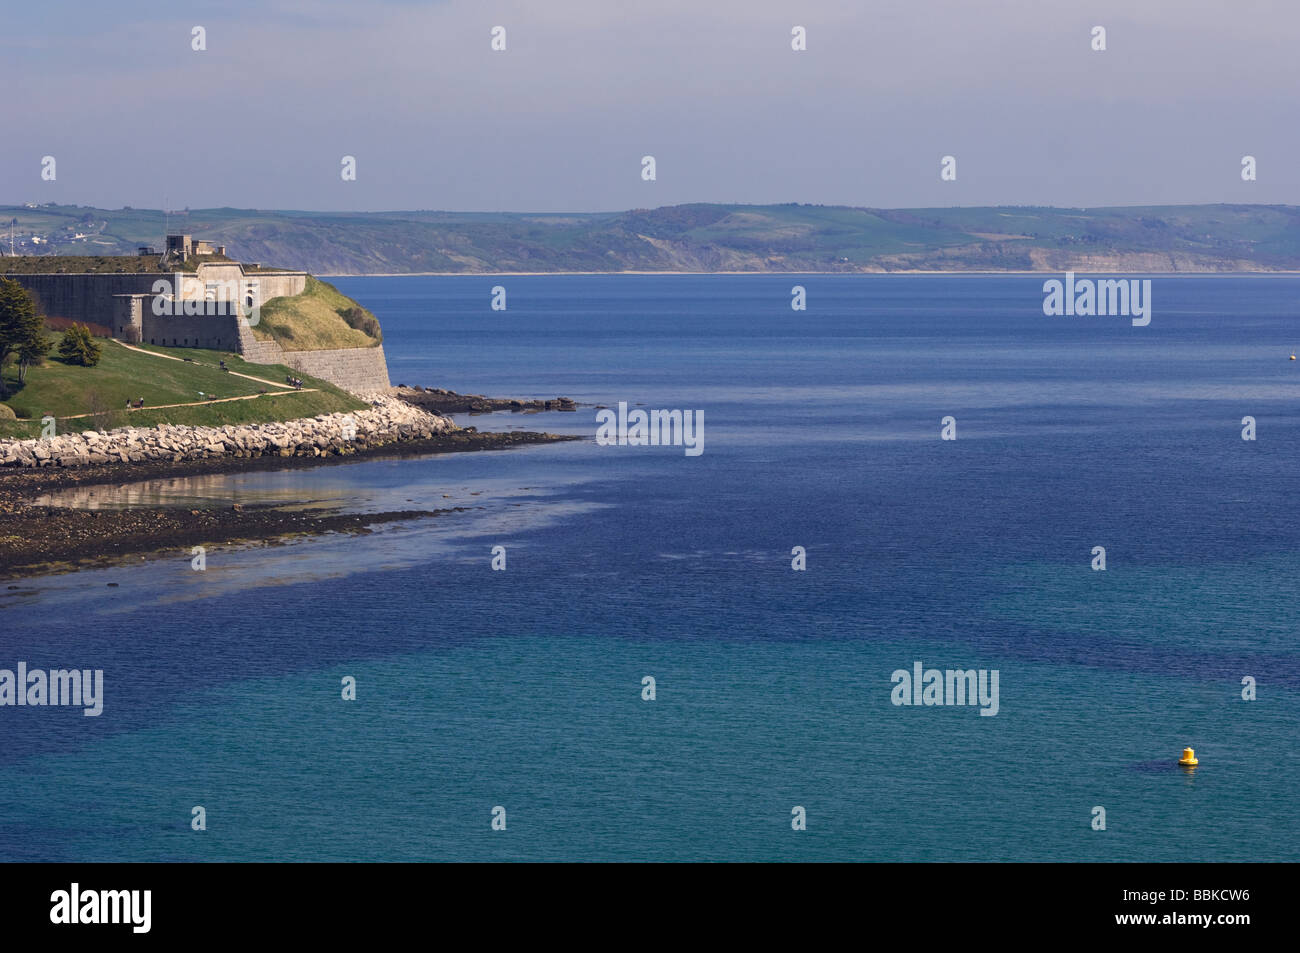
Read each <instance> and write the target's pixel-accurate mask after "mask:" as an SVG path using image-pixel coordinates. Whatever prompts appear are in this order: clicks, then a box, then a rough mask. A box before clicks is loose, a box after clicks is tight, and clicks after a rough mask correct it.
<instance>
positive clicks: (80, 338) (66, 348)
mask: <svg viewBox="0 0 1300 953" xmlns="http://www.w3.org/2000/svg"><path fill="white" fill-rule="evenodd" d="M99 352H100V349H99V344H98V343H96V341H95V339H94V338H93V337H91V336H90V328H88V327H86V326H85V325H84V324H74V325H72V326H71V327H70V328H68V329H67V330H66V331H64V332H63V340H62V341H60V342H59V357H61V358H63V360H64V361H66V362H67V363H69V364H80V365H81V366H82V367H94V366H95V365H96V364H98V363H99Z"/></svg>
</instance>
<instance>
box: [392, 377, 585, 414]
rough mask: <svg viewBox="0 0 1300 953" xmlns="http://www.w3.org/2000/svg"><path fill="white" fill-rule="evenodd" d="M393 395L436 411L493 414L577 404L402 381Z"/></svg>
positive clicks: (567, 407) (568, 408)
mask: <svg viewBox="0 0 1300 953" xmlns="http://www.w3.org/2000/svg"><path fill="white" fill-rule="evenodd" d="M389 393H391V394H392V395H393V396H394V397H396V398H397V399H399V400H402V401H405V402H406V403H408V404H411V405H413V406H415V407H419V408H421V409H422V410H427V411H429V412H430V413H434V414H490V413H495V412H496V411H499V410H508V411H511V412H513V413H530V414H536V413H540V412H541V411H544V410H563V411H569V412H572V411H576V410H577V409H578V404H577V402H576V401H574V400H571V399H570V398H568V397H552V398H550V399H549V400H511V399H509V398H505V397H484V396H483V395H482V394H458V393H456V392H455V391H454V390H443V389H442V388H440V387H419V386H417V387H406V386H404V385H401V384H399V385H398V386H396V387H394V388H392V390H391V391H389Z"/></svg>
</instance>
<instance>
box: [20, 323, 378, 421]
mask: <svg viewBox="0 0 1300 953" xmlns="http://www.w3.org/2000/svg"><path fill="white" fill-rule="evenodd" d="M56 341H57V337H56ZM100 343H101V344H102V346H103V357H102V358H101V359H100V362H99V364H97V365H96V366H95V367H78V366H75V365H68V364H64V363H62V362H60V361H59V360H58V359H57V358H56V357H53V356H51V357H49V358H47V359H46V361H45V363H44V364H43V365H41V366H38V367H32V368H29V369H28V371H27V383H26V385H25V386H24V387H23V388H22V389H21V390H18V391H16V392H12V393H11V395H10V397H9V398H8V399H7V400H6V401H5V402H4V403H6V404H7V405H8V406H9V407H10V408H11V409H12V410H13V411H14V412H15V414H17V415H18V416H19V417H28V418H30V419H27V420H21V419H20V420H4V419H0V436H3V437H35V436H38V435H39V434H40V418H41V417H42V416H43V415H45V414H52V415H53V416H55V417H65V416H69V415H72V414H83V413H87V412H93V411H94V410H96V404H97V405H98V407H100V408H105V409H106V410H107V411H108V419H107V420H100V421H96V419H95V418H94V417H83V418H80V419H77V420H60V421H59V422H58V429H59V431H60V432H68V431H74V430H88V429H99V428H102V427H104V426H108V427H119V426H126V425H128V424H129V425H131V426H137V427H149V426H154V425H156V424H159V423H168V424H199V425H203V426H210V427H211V426H221V425H223V424H237V423H263V422H267V421H273V420H291V419H293V418H295V417H312V416H315V415H316V414H323V413H334V412H337V411H347V410H360V409H362V408H364V407H365V406H366V405H365V403H364V402H362V401H359V400H357V399H356V398H354V397H352V396H351V395H350V394H347V393H346V392H344V391H342V390H340V389H339V388H337V387H335V386H333V385H332V384H328V383H326V382H324V381H321V380H317V379H315V378H310V377H307V376H306V375H304V374H302V373H301V372H298V371H292V370H291V369H289V368H287V367H283V366H281V365H278V364H249V363H247V362H246V361H244V360H242V359H241V358H239V357H237V356H235V355H232V354H227V353H225V352H221V351H207V350H200V349H197V348H162V347H148V348H146V350H149V351H154V352H157V353H159V354H171V355H174V356H177V357H189V358H191V359H192V362H183V361H168V360H163V359H161V358H156V357H150V356H148V355H146V354H139V353H136V352H134V351H130V350H127V349H126V348H124V347H121V346H120V345H118V344H116V343H114V342H112V341H104V340H101V341H100ZM52 354H57V344H56V350H55V351H54V352H52ZM223 359H224V360H225V361H226V363H227V365H228V366H229V367H230V369H231V370H232V371H236V372H238V373H241V374H252V375H253V376H255V377H260V378H263V379H264V380H268V381H272V382H275V381H283V380H284V378H285V376H286V375H288V374H293V375H294V376H297V377H299V378H301V379H302V381H303V386H304V387H311V388H316V389H317V390H316V391H315V392H312V393H308V392H305V391H303V392H298V393H293V394H286V395H284V396H281V397H257V398H255V399H253V400H241V401H232V402H230V403H225V404H205V405H199V406H197V407H171V408H166V409H161V410H150V409H149V408H150V407H153V406H157V405H159V404H173V403H186V402H189V401H197V400H201V399H202V398H201V397H200V396H199V392H200V391H202V392H203V393H204V394H209V393H210V394H215V395H217V396H218V397H236V396H240V395H243V394H256V393H257V392H258V391H259V390H261V389H263V388H264V387H266V385H263V384H259V383H257V382H256V381H250V380H247V379H245V378H242V377H236V376H234V375H233V374H227V373H225V372H224V371H222V370H221V369H220V368H219V367H218V366H217V362H218V361H221V360H223ZM4 378H5V383H6V384H7V385H9V387H10V389H11V391H12V389H13V388H14V387H16V386H17V370H16V368H14V367H13V366H10V367H7V368H5V370H4ZM266 389H268V390H273V389H274V388H271V387H266ZM128 397H129V398H131V399H132V400H135V399H137V398H140V397H143V398H144V400H145V409H144V410H141V411H133V412H131V413H126V412H125V410H124V407H125V404H126V400H127V398H128Z"/></svg>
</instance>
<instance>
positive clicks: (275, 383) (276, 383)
mask: <svg viewBox="0 0 1300 953" xmlns="http://www.w3.org/2000/svg"><path fill="white" fill-rule="evenodd" d="M109 340H111V341H112V342H113V343H114V344H120V345H121V346H122V347H124V348H126V349H127V350H128V351H135V352H136V353H137V354H147V355H149V356H150V357H158V358H162V359H163V360H164V361H180V362H181V363H182V364H184V363H187V362H186V360H185V358H183V357H174V356H172V355H171V354H158V353H155V352H154V351H146V350H145V349H144V348H142V347H134V346H133V345H130V344H125V343H123V342H122V341H119V340H117V339H116V338H109ZM188 363H191V364H198V363H199V362H198V361H190V362H188ZM199 366H200V367H212V365H211V364H206V365H204V364H200V365H199ZM226 373H227V374H232V375H234V376H235V377H242V378H244V379H245V380H250V381H257V382H258V383H259V384H270V385H271V386H272V387H284V384H283V383H281V382H279V381H268V380H267V379H266V378H264V377H254V376H253V375H252V374H241V373H239V371H226ZM167 406H169V407H184V406H186V405H185V404H168V405H167Z"/></svg>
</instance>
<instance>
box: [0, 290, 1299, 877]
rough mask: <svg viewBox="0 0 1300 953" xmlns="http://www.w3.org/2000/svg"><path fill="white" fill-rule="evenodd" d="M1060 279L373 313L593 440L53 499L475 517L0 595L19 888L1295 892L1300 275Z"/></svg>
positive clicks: (408, 296)
mask: <svg viewBox="0 0 1300 953" xmlns="http://www.w3.org/2000/svg"><path fill="white" fill-rule="evenodd" d="M1045 277H1050V276H912V275H906V276H905V275H836V276H827V275H762V276H759V275H748V276H739V275H738V276H728V275H716V276H714V275H710V276H701V275H660V276H640V275H609V276H457V277H424V276H411V277H354V278H339V279H334V283H335V284H336V285H337V286H338V287H339V288H340V289H341V290H342V291H343V292H344V293H346V294H348V295H351V296H352V297H354V298H356V299H357V300H358V301H360V302H361V303H362V304H364V305H365V306H366V307H367V308H369V309H371V310H372V311H373V312H374V313H375V314H376V315H377V316H378V317H379V319H380V321H381V323H382V326H383V330H384V348H385V351H386V353H387V359H388V364H389V369H390V374H391V377H392V381H393V383H394V384H399V383H400V384H407V385H421V386H427V387H444V388H449V389H452V390H456V391H460V392H462V393H476V394H486V395H490V396H502V397H530V398H531V397H556V396H565V397H570V398H573V399H574V400H576V401H578V402H580V406H579V409H578V410H577V412H572V413H565V412H543V413H536V414H525V413H498V414H491V415H480V416H475V417H468V416H466V417H459V418H457V420H458V422H459V423H462V424H464V425H472V426H477V427H479V429H481V430H489V429H491V430H509V429H521V430H547V431H551V432H554V433H571V434H577V435H581V436H583V437H584V438H585V439H583V440H580V441H574V442H567V443H557V444H547V445H534V446H527V447H522V448H519V449H514V450H508V451H501V452H483V453H458V454H445V455H431V456H426V457H416V458H401V459H396V458H390V459H372V460H362V461H358V462H352V463H347V464H343V465H335V466H325V467H320V468H316V469H310V470H287V471H280V472H261V473H247V474H239V475H228V474H227V475H220V476H210V477H195V478H189V479H165V480H152V481H148V482H145V483H139V484H132V485H122V486H108V487H98V488H94V489H92V490H83V491H64V492H62V493H58V494H55V495H54V496H53V497H52V498H51V500H50V502H52V503H58V504H60V505H76V506H86V507H114V506H140V505H176V506H186V507H191V508H193V507H196V506H227V507H228V506H229V505H231V503H232V502H242V503H246V504H252V503H266V502H275V503H278V504H279V505H283V506H287V507H302V506H310V507H320V508H331V509H339V510H344V511H355V512H361V513H365V512H376V511H381V510H395V509H430V510H434V509H439V510H447V511H448V512H445V513H442V514H441V515H438V516H436V517H431V518H424V519H418V520H412V521H406V522H400V523H394V524H387V525H382V526H377V527H375V528H374V529H373V531H372V532H370V533H367V534H364V535H346V534H339V535H333V534H332V535H327V536H322V537H316V538H298V539H293V540H291V541H286V542H279V543H274V544H251V545H238V546H236V545H210V546H208V547H207V552H206V568H205V569H203V570H202V571H196V570H195V569H194V568H193V564H192V556H191V550H190V549H189V548H184V549H178V550H176V551H175V552H165V553H160V554H157V555H154V556H151V557H148V558H139V557H136V558H133V559H131V560H130V561H128V562H127V563H125V564H123V565H118V566H114V567H111V568H103V569H94V570H88V571H79V572H67V573H60V574H51V575H44V576H35V577H31V578H25V579H19V580H10V581H8V582H7V583H5V584H3V585H0V606H2V607H3V608H2V609H0V623H3V626H2V628H0V668H3V669H15V668H16V666H17V664H18V663H19V662H25V663H26V665H27V667H28V668H29V669H36V668H44V669H68V668H76V669H87V670H95V669H98V670H102V671H103V673H104V674H103V686H104V687H103V711H102V714H100V715H98V716H97V717H88V716H86V715H85V714H84V713H83V710H82V709H81V708H75V707H31V706H27V707H0V860H5V861H38V860H39V861H504V860H524V861H866V862H870V861H1116V862H1122V861H1238V860H1240V861H1246V860H1250V861H1258V860H1280V861H1295V860H1300V750H1297V739H1298V738H1300V731H1298V730H1297V716H1298V715H1300V650H1298V648H1297V641H1298V640H1297V635H1298V625H1297V620H1298V619H1300V613H1298V612H1297V599H1298V598H1300V506H1297V501H1298V499H1300V497H1298V495H1297V491H1298V490H1300V467H1298V466H1297V464H1298V463H1300V362H1295V361H1292V360H1290V356H1291V355H1292V354H1294V353H1296V350H1297V348H1300V324H1298V323H1297V320H1296V313H1297V307H1298V302H1300V277H1297V276H1231V277H1211V276H1168V275H1153V276H1146V277H1150V278H1151V281H1152V295H1151V321H1150V324H1149V325H1147V326H1145V327H1138V326H1134V325H1133V324H1132V322H1131V321H1130V319H1129V318H1127V317H1122V316H1114V317H1098V316H1048V315H1045V314H1044V308H1043V302H1044V297H1045V295H1044V289H1043V281H1044V278H1045ZM1058 277H1059V276H1058ZM795 286H799V287H802V288H803V289H804V291H805V296H806V309H805V310H794V309H793V308H792V301H794V297H793V289H794V287H795ZM498 287H499V288H502V289H504V302H505V305H506V306H505V309H504V310H494V309H493V308H492V302H493V300H494V297H495V298H496V299H497V300H498V301H500V300H501V295H500V294H498V293H494V289H495V288H498ZM620 402H622V403H625V404H626V407H627V408H628V410H629V411H631V410H635V409H643V410H645V411H650V410H668V411H672V410H679V411H683V412H685V411H692V412H694V413H696V414H702V418H696V419H702V421H703V425H702V426H703V429H702V435H703V443H702V447H703V452H701V453H699V454H698V455H690V454H688V453H686V452H685V450H684V448H683V447H682V446H671V445H668V446H664V445H661V446H637V445H619V444H618V443H609V442H608V441H604V442H601V441H597V440H596V434H597V428H598V415H600V414H601V413H602V409H603V408H617V407H618V405H619V404H620ZM948 418H950V419H948ZM1246 418H1250V420H1249V421H1248V420H1247V419H1246ZM945 435H946V436H948V437H954V438H955V439H945ZM1243 435H1245V436H1253V439H1244V438H1243ZM194 543H195V545H200V544H204V541H203V540H198V539H196V540H195V541H194ZM1103 560H1104V561H1103ZM1102 566H1104V568H1102ZM494 567H495V568H494ZM918 668H919V669H920V670H921V671H922V672H929V671H930V670H932V669H933V670H937V671H938V672H939V673H940V675H941V676H944V678H945V681H944V682H943V684H942V685H940V686H938V689H939V690H937V691H936V692H934V693H930V695H929V696H927V695H926V694H925V693H923V692H922V691H921V686H917V691H916V693H915V695H914V696H913V695H912V694H911V692H910V689H909V691H907V692H904V691H903V689H904V687H906V686H907V685H908V684H909V680H910V679H911V677H912V675H913V673H914V672H915V671H916V670H917V669H918ZM949 670H952V671H954V672H965V671H972V670H973V671H974V672H977V673H981V677H987V678H988V679H990V680H991V678H992V677H993V676H994V675H996V678H997V682H996V685H997V692H996V704H984V703H982V702H979V701H978V700H977V699H975V698H966V699H962V698H960V697H959V696H958V695H957V694H956V693H955V692H951V691H948V690H947V682H946V673H947V672H948V671H949ZM900 676H907V678H902V677H900ZM924 681H925V682H927V683H930V679H929V676H928V675H926V676H925V677H924ZM958 682H960V679H958ZM987 684H989V685H991V684H992V682H991V681H988V682H987ZM932 687H933V685H932ZM905 701H914V702H915V703H914V704H904V703H903V702H905ZM927 701H929V702H936V703H934V704H928V703H926V702H927ZM959 701H965V704H960V703H958V702H959ZM938 702H949V703H947V704H944V703H938ZM1188 747H1190V748H1193V749H1194V750H1195V755H1196V757H1197V759H1198V761H1199V764H1198V766H1197V767H1195V768H1186V767H1180V766H1179V765H1178V764H1177V761H1178V760H1179V758H1180V757H1181V756H1182V754H1183V750H1184V748H1188Z"/></svg>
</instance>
